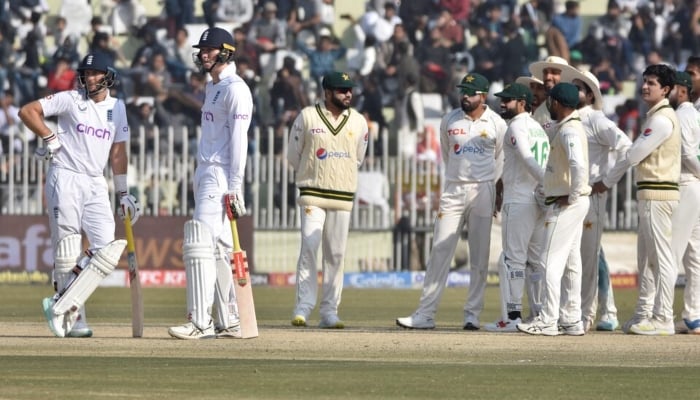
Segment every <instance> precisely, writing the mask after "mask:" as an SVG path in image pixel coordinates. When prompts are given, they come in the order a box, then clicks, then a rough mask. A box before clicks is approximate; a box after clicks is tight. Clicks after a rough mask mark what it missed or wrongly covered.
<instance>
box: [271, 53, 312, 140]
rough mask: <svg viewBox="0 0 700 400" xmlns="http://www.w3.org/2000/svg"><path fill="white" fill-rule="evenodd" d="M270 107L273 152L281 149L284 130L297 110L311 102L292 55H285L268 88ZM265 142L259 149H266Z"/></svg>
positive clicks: (290, 124) (292, 120)
mask: <svg viewBox="0 0 700 400" xmlns="http://www.w3.org/2000/svg"><path fill="white" fill-rule="evenodd" d="M270 99H271V104H270V106H271V108H272V110H273V115H274V122H273V124H274V128H275V138H274V143H273V148H274V151H275V154H277V153H278V152H280V151H282V143H283V139H284V131H285V130H287V129H289V128H291V126H292V123H293V122H294V119H296V117H297V115H298V114H299V111H300V110H301V109H302V108H304V107H306V106H308V105H309V104H311V102H310V101H309V98H308V96H307V95H306V88H305V87H304V79H303V78H302V76H301V72H300V71H299V70H298V69H297V68H296V66H295V60H294V58H292V57H285V58H284V61H283V62H282V68H281V69H280V70H279V71H277V77H276V78H275V81H274V83H273V84H272V89H270ZM267 148H268V146H267V145H266V143H262V144H261V150H262V151H263V152H265V151H267Z"/></svg>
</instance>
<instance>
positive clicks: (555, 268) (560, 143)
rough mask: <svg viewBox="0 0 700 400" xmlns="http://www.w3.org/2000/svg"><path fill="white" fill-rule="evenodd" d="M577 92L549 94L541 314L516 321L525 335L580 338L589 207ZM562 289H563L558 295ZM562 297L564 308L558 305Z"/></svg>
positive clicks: (568, 88)
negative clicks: (584, 239) (583, 237)
mask: <svg viewBox="0 0 700 400" xmlns="http://www.w3.org/2000/svg"><path fill="white" fill-rule="evenodd" d="M578 101H579V93H578V88H577V87H576V86H574V85H573V84H571V83H561V82H560V83H558V84H556V85H555V86H554V87H553V88H552V90H550V92H549V97H548V103H550V104H549V112H550V114H551V117H552V119H553V120H555V121H556V123H555V124H554V129H553V131H552V135H551V136H550V137H551V140H550V143H549V156H548V158H547V167H546V169H545V174H544V195H545V205H546V206H548V208H547V215H546V224H545V227H544V230H545V232H544V237H545V238H546V239H545V241H544V248H543V251H542V257H543V258H542V259H543V260H544V261H545V263H546V265H545V282H544V285H545V290H544V298H543V299H542V311H541V312H540V315H538V316H537V317H536V318H535V319H534V320H533V321H532V322H531V323H520V324H517V325H516V327H517V328H518V330H519V331H522V332H525V333H528V334H530V335H545V336H557V335H569V336H582V335H584V334H585V333H586V331H585V329H584V326H583V321H581V273H582V264H581V234H582V227H583V221H584V219H585V218H586V214H587V213H588V209H589V206H590V198H589V195H590V193H591V187H590V186H589V185H588V140H587V138H586V132H585V130H584V128H583V124H582V123H581V119H580V117H579V114H578V111H576V105H577V104H578ZM562 288H565V292H564V295H563V296H562V292H561V290H562ZM562 298H564V299H565V303H564V304H566V306H565V307H560V304H561V303H560V301H561V300H562Z"/></svg>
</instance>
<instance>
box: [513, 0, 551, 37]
mask: <svg viewBox="0 0 700 400" xmlns="http://www.w3.org/2000/svg"><path fill="white" fill-rule="evenodd" d="M545 3H547V1H542V0H529V1H526V2H524V3H522V5H521V6H520V26H521V27H522V28H523V29H524V30H525V31H527V32H528V33H529V36H530V37H532V38H535V39H536V38H537V37H538V36H540V35H544V34H545V32H547V29H548V28H549V24H550V22H551V19H550V18H551V16H550V15H547V9H546V6H545Z"/></svg>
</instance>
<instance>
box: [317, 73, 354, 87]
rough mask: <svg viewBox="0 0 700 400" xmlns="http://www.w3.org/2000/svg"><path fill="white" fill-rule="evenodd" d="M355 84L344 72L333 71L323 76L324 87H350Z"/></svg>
mask: <svg viewBox="0 0 700 400" xmlns="http://www.w3.org/2000/svg"><path fill="white" fill-rule="evenodd" d="M355 86H357V85H356V84H355V82H354V81H353V80H352V78H350V75H348V74H347V73H345V72H338V71H333V72H329V73H327V74H325V75H324V76H323V88H324V89H352V88H354V87H355Z"/></svg>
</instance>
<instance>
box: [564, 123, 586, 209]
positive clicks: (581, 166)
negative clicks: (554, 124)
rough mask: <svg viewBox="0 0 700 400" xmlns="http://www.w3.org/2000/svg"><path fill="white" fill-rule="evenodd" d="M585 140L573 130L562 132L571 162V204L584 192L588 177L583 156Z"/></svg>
mask: <svg viewBox="0 0 700 400" xmlns="http://www.w3.org/2000/svg"><path fill="white" fill-rule="evenodd" d="M582 140H585V139H583V138H581V136H579V134H578V132H576V131H575V130H572V129H563V130H562V131H561V141H562V145H563V147H564V151H565V152H566V158H567V159H568V160H569V176H571V187H570V189H571V190H570V191H569V203H573V202H575V201H576V200H577V199H578V198H579V196H581V193H582V191H583V187H584V183H583V182H584V180H585V176H586V175H588V164H587V163H586V162H585V160H586V158H585V156H584V154H583V143H582Z"/></svg>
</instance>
